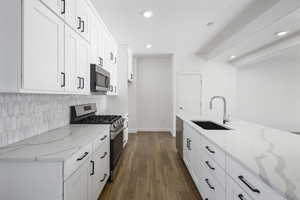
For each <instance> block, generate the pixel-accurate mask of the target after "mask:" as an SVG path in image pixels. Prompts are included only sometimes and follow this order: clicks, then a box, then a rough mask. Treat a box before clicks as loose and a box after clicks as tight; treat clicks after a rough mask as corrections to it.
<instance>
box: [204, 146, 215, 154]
mask: <svg viewBox="0 0 300 200" xmlns="http://www.w3.org/2000/svg"><path fill="white" fill-rule="evenodd" d="M205 148H206V149H207V151H208V152H209V153H216V152H215V151H213V150H211V149H210V147H209V146H206V147H205Z"/></svg>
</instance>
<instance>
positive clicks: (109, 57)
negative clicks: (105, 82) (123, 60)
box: [104, 32, 118, 96]
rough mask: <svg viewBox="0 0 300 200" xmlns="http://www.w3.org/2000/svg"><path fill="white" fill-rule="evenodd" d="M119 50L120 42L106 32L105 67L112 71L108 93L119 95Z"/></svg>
mask: <svg viewBox="0 0 300 200" xmlns="http://www.w3.org/2000/svg"><path fill="white" fill-rule="evenodd" d="M117 52H118V44H117V42H116V41H115V40H114V39H113V38H112V36H111V35H110V34H109V33H108V32H105V34H104V68H105V69H106V70H107V71H109V72H110V77H111V81H110V82H111V83H110V84H111V85H110V90H109V91H108V92H107V95H113V96H114V95H117V93H118V87H117V79H118V70H117Z"/></svg>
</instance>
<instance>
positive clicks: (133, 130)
mask: <svg viewBox="0 0 300 200" xmlns="http://www.w3.org/2000/svg"><path fill="white" fill-rule="evenodd" d="M137 132H138V131H137V129H136V128H132V129H128V133H130V134H132V133H133V134H135V133H137Z"/></svg>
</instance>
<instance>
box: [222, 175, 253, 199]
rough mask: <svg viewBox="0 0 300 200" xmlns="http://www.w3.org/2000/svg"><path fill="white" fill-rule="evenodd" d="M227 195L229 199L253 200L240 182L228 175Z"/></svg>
mask: <svg viewBox="0 0 300 200" xmlns="http://www.w3.org/2000/svg"><path fill="white" fill-rule="evenodd" d="M226 196H227V199H228V200H253V199H252V198H251V197H250V196H249V195H248V194H247V193H246V192H245V191H244V190H243V189H242V188H241V187H240V186H239V185H238V184H236V183H235V181H233V180H232V179H231V178H230V177H227V190H226Z"/></svg>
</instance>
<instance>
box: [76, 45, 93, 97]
mask: <svg viewBox="0 0 300 200" xmlns="http://www.w3.org/2000/svg"><path fill="white" fill-rule="evenodd" d="M78 47H79V49H78V52H79V54H78V55H77V58H78V64H79V70H80V71H79V78H80V79H81V83H80V89H81V90H82V92H83V93H89V91H90V75H89V67H90V58H89V48H90V46H89V44H88V43H87V42H86V41H85V40H79V45H78Z"/></svg>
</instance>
